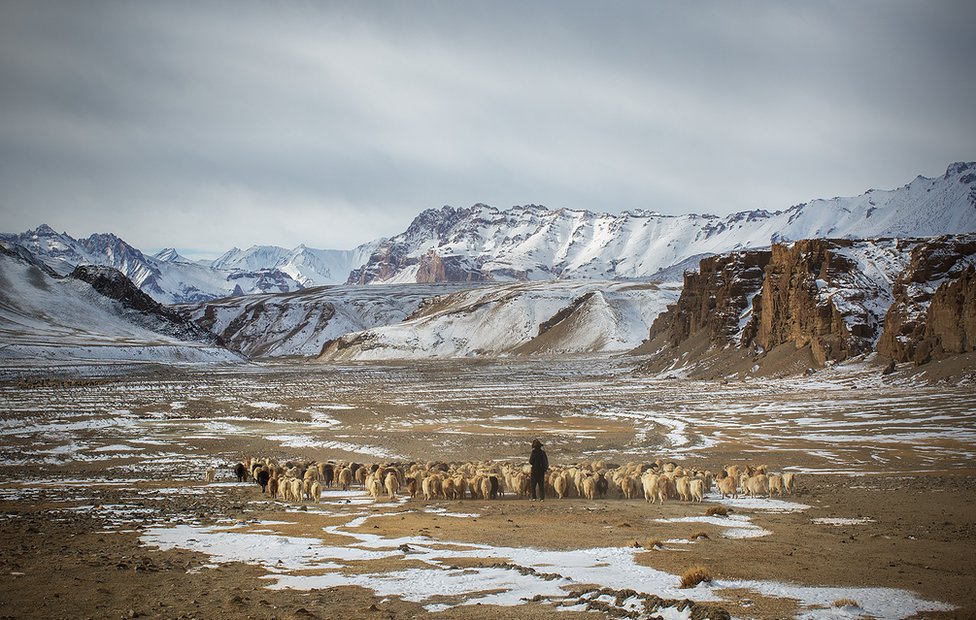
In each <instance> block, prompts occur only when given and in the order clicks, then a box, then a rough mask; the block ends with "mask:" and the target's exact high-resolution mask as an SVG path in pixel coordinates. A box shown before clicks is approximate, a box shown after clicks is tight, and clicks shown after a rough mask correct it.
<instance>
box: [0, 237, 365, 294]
mask: <svg viewBox="0 0 976 620" xmlns="http://www.w3.org/2000/svg"><path fill="white" fill-rule="evenodd" d="M0 239H3V240H4V241H6V242H7V243H10V244H15V245H19V246H20V247H23V248H24V249H26V250H27V251H29V252H31V253H32V254H33V255H35V256H36V257H37V258H38V259H39V260H41V261H42V262H43V263H44V264H45V265H47V266H48V267H50V268H51V269H53V270H54V271H55V272H56V273H58V274H60V275H67V274H69V273H71V271H72V270H74V268H75V267H77V266H78V265H101V266H106V267H112V268H114V269H117V270H119V271H121V272H122V273H123V274H125V276H126V277H127V278H129V279H130V280H132V281H133V282H134V283H135V284H136V286H138V287H139V288H140V289H142V290H143V291H144V292H146V293H147V294H149V295H151V296H152V297H153V298H154V299H155V300H156V301H159V302H160V303H166V304H180V303H193V302H199V301H206V300H211V299H217V298H221V297H228V296H232V295H250V294H258V293H269V292H280V293H285V292H289V291H296V290H299V289H302V288H305V287H309V286H322V285H326V284H338V283H342V282H345V280H346V279H347V277H348V275H349V272H350V271H351V270H352V269H354V268H356V267H357V266H359V265H361V264H362V263H363V262H365V260H366V258H368V256H369V254H370V252H371V251H372V249H373V248H374V247H375V245H376V244H377V243H378V242H374V243H373V244H365V245H362V246H360V247H358V248H355V249H353V250H316V249H312V248H307V247H305V246H302V245H300V246H298V247H297V248H295V249H293V250H286V249H285V248H279V247H275V246H254V247H252V248H249V249H247V250H239V249H237V248H234V249H232V250H230V251H229V252H227V253H225V254H224V255H223V256H221V257H220V258H218V259H217V260H215V261H190V260H187V259H186V258H184V257H183V256H180V254H179V253H178V252H177V251H176V250H174V249H172V248H166V249H164V250H161V251H160V252H158V253H157V254H156V255H154V256H147V255H145V254H143V253H142V252H141V251H139V250H138V249H136V248H134V247H132V246H131V245H129V244H128V243H126V242H125V241H123V240H122V239H120V238H118V237H116V236H115V235H112V234H94V235H91V236H90V237H88V238H87V239H81V240H79V239H74V238H72V237H71V236H70V235H67V234H65V233H58V232H56V231H55V230H53V229H52V228H51V227H50V226H47V225H41V226H39V227H38V228H36V229H35V230H29V231H27V232H24V233H20V234H3V235H0Z"/></svg>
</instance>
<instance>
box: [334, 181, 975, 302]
mask: <svg viewBox="0 0 976 620" xmlns="http://www.w3.org/2000/svg"><path fill="white" fill-rule="evenodd" d="M970 231H976V163H973V164H964V163H960V164H952V165H951V166H949V168H948V169H947V171H946V174H945V175H944V176H943V177H939V178H937V179H928V178H925V177H921V176H920V177H917V178H916V179H915V180H914V181H912V182H911V183H909V184H908V185H905V186H904V187H901V188H898V189H895V190H890V191H879V190H869V191H868V192H866V193H864V194H862V195H861V196H856V197H852V198H832V199H829V200H815V201H812V202H809V203H806V204H801V205H797V206H794V207H792V208H790V209H788V210H786V211H777V212H775V213H770V212H768V211H751V212H742V213H736V214H732V215H729V216H726V217H717V216H712V215H680V216H670V215H661V214H658V213H650V212H643V211H637V212H624V213H621V214H619V215H611V214H605V213H603V214H598V213H592V212H589V211H574V210H569V209H558V210H549V209H546V208H544V207H538V206H534V205H530V206H525V207H513V208H512V209H509V210H507V211H504V210H499V209H496V208H494V207H490V206H486V205H481V204H479V205H475V206H473V207H471V208H468V209H455V208H453V207H444V208H442V209H440V210H433V209H432V210H428V211H425V212H423V213H421V214H420V215H419V216H417V218H416V219H415V220H414V222H413V223H412V224H411V225H410V227H409V228H408V229H407V230H406V231H405V232H404V233H402V234H400V235H397V236H395V237H392V238H391V239H388V240H387V241H385V242H382V243H381V244H380V245H379V246H378V247H377V250H376V251H375V252H374V253H373V256H371V257H370V261H369V262H368V263H367V264H366V265H365V266H364V267H363V268H362V269H360V270H357V271H356V272H354V273H353V274H352V275H351V276H350V281H351V282H352V281H355V282H360V283H368V282H375V281H388V282H404V281H412V280H414V279H415V278H416V276H417V273H418V271H419V265H420V264H421V262H422V261H423V260H424V258H425V256H428V255H429V253H431V252H433V253H436V254H437V255H439V256H441V257H455V258H454V260H455V262H460V263H462V264H463V265H464V269H462V270H461V271H462V272H463V273H465V274H469V273H475V274H480V275H481V277H484V278H486V279H493V280H513V279H528V280H539V279H553V278H592V279H614V278H647V277H650V276H652V275H654V274H655V273H656V272H658V271H659V270H662V269H667V268H668V267H670V266H672V265H674V264H676V263H679V262H681V261H683V260H686V259H688V258H689V257H692V256H695V255H711V254H720V253H724V252H729V251H733V250H737V249H745V248H762V247H768V246H770V245H771V243H772V242H775V241H786V240H797V239H807V238H824V237H832V238H876V237H895V236H902V237H903V236H911V237H922V236H933V235H941V234H949V233H963V232H970Z"/></svg>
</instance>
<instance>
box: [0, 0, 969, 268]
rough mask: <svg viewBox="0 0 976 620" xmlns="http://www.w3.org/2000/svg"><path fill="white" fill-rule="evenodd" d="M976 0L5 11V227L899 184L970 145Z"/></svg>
mask: <svg viewBox="0 0 976 620" xmlns="http://www.w3.org/2000/svg"><path fill="white" fill-rule="evenodd" d="M974 7H976V3H974V2H972V1H971V0H963V1H961V2H958V3H952V2H939V1H925V2H917V1H912V2H898V1H892V0H884V1H857V2H851V1H849V0H838V1H836V2H831V1H819V2H809V3H800V2H778V1H777V2H725V1H719V2H714V3H713V2H677V1H676V2H667V3H664V2H651V1H646V0H641V1H636V2H612V1H611V2H595V1H589V2H578V3H577V2H569V1H566V0H559V1H553V2H535V3H533V2H522V1H520V2H511V3H508V2H498V1H494V0H492V1H488V2H486V1H483V0H481V1H477V2H464V1H459V0H444V1H443V2H417V1H411V2H389V3H373V2H358V1H357V2H336V3H330V2H273V3H271V2H262V3H257V2H255V3H249V2H237V1H235V2H226V3H224V2H186V3H179V2H155V3H152V2H106V3H99V2H77V1H70V2H65V3H64V4H58V3H55V2H46V1H45V2H37V1H35V0H29V1H27V2H7V1H2V2H0V230H2V231H7V232H21V231H24V230H27V229H28V228H33V227H35V226H37V225H38V224H41V223H48V224H50V225H51V226H53V227H54V228H55V229H57V230H59V231H62V230H64V231H67V232H68V233H70V234H72V235H74V236H87V235H88V234H90V233H92V232H114V233H116V234H118V235H119V236H121V237H122V238H123V239H125V240H127V241H129V242H130V243H132V244H133V245H135V246H136V247H139V248H141V249H143V250H149V251H155V250H157V249H159V248H161V247H164V246H176V247H178V248H180V249H182V250H183V251H184V252H185V253H187V254H188V255H192V256H198V255H200V254H201V253H202V254H211V255H216V254H218V253H220V252H222V251H224V250H226V249H228V248H229V247H231V246H235V245H236V246H240V247H247V246H249V245H252V244H276V245H282V246H286V247H294V246H295V245H298V244H299V243H305V244H306V245H310V246H312V247H319V248H326V247H332V248H351V247H353V246H354V245H356V244H358V243H361V242H364V241H367V240H370V239H373V238H376V237H379V236H388V235H392V234H395V233H397V232H400V231H402V230H404V229H405V228H406V227H407V225H408V224H409V222H410V220H411V219H412V218H413V216H414V215H416V214H417V213H418V212H420V211H421V210H423V209H426V208H431V207H440V206H441V205H445V204H450V205H454V206H470V205H471V204H473V203H476V202H484V203H488V204H492V205H495V206H498V207H509V206H512V205H515V204H527V203H535V204H543V205H546V206H549V207H554V208H555V207H569V208H576V209H590V210H595V211H609V212H619V211H622V210H628V209H648V210H655V211H660V212H663V213H673V214H679V213H690V212H695V213H716V214H726V213H730V212H733V211H740V210H746V209H753V208H764V209H769V210H775V209H784V208H787V207H789V206H791V205H793V204H795V203H798V202H804V201H807V200H809V199H812V198H820V197H824V198H829V197H832V196H837V195H856V194H860V193H861V192H863V191H864V190H866V189H868V188H871V187H876V188H892V187H897V186H900V185H903V184H905V183H907V182H909V181H911V180H912V179H913V178H914V177H915V175H917V174H923V175H925V176H937V175H940V174H942V173H943V172H944V171H945V167H946V165H947V164H949V163H950V162H953V161H960V160H967V161H968V160H973V159H976V121H974V110H976V69H974V67H976V62H974V61H976V54H974V51H976V45H974V43H973V41H974V40H976V36H974V35H973V24H976V8H974Z"/></svg>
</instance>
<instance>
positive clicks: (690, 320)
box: [636, 235, 976, 376]
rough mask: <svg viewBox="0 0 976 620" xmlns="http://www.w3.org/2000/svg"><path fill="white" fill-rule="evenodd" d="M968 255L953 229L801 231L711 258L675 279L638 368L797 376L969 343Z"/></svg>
mask: <svg viewBox="0 0 976 620" xmlns="http://www.w3.org/2000/svg"><path fill="white" fill-rule="evenodd" d="M974 253H976V235H962V236H953V237H943V238H939V239H935V240H919V239H878V240H850V239H812V240H803V241H797V242H794V243H780V244H775V245H773V247H772V250H771V252H739V253H734V254H728V255H723V256H718V257H712V258H709V259H706V260H703V261H702V262H701V267H700V270H699V272H698V273H689V274H686V275H685V280H684V288H683V290H682V294H681V298H680V299H679V301H678V303H677V304H675V305H674V306H672V307H670V308H669V309H668V311H667V312H665V313H664V314H662V315H661V316H660V317H658V319H657V320H656V321H655V322H654V325H653V326H652V328H651V330H650V334H649V336H650V338H649V340H648V343H647V344H645V345H644V346H642V347H641V348H640V349H638V350H637V351H636V352H637V353H642V354H650V358H649V360H648V361H647V362H645V363H644V365H643V368H644V369H646V370H651V371H661V370H665V369H674V368H678V367H684V368H688V369H690V370H689V372H692V373H693V374H694V373H697V374H698V375H701V376H704V375H706V374H710V375H713V376H724V375H725V374H736V373H738V374H750V373H755V374H788V373H792V372H800V371H803V370H806V369H808V368H809V367H822V366H824V365H827V364H830V363H832V362H838V361H843V360H846V359H848V358H851V357H854V356H857V355H861V354H865V353H870V352H873V351H875V350H879V351H880V352H881V353H882V354H883V355H888V356H890V357H892V358H894V359H895V360H896V361H905V360H908V359H915V360H916V361H923V360H924V359H928V358H930V357H931V356H932V355H941V354H945V353H951V352H955V353H964V352H967V351H972V350H973V347H974V346H976V269H974V267H973V264H974V263H976V260H973V257H972V255H973V254H974ZM967 257H968V258H967ZM889 308H892V311H891V312H889ZM886 316H887V322H886ZM719 352H721V354H719Z"/></svg>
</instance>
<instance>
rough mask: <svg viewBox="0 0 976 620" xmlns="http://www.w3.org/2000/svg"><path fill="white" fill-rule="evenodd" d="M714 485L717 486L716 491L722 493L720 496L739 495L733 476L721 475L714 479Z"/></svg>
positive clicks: (736, 496)
mask: <svg viewBox="0 0 976 620" xmlns="http://www.w3.org/2000/svg"><path fill="white" fill-rule="evenodd" d="M715 486H716V487H718V492H719V493H721V494H722V497H731V498H732V499H736V498H738V497H739V490H738V487H737V485H736V482H735V476H728V475H726V476H722V477H720V478H719V479H718V480H716V481H715Z"/></svg>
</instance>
